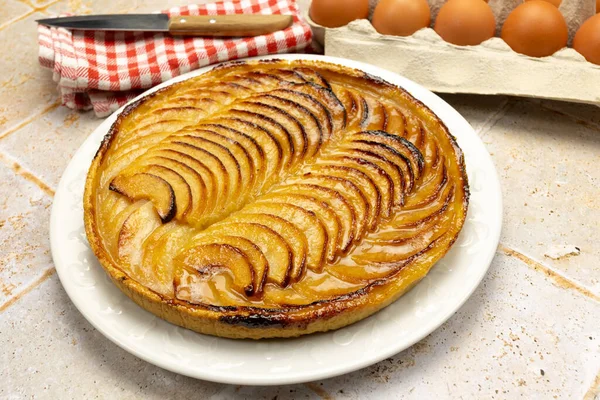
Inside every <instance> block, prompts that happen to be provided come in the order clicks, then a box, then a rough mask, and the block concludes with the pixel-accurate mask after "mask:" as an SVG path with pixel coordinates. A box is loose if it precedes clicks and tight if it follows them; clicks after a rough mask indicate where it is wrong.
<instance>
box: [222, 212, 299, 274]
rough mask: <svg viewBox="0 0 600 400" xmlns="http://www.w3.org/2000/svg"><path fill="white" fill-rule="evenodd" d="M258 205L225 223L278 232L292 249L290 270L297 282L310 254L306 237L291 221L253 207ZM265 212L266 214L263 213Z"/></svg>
mask: <svg viewBox="0 0 600 400" xmlns="http://www.w3.org/2000/svg"><path fill="white" fill-rule="evenodd" d="M254 204H256V203H252V204H250V205H248V206H246V207H244V208H243V209H242V210H241V211H240V212H237V213H234V214H232V215H230V216H229V217H228V218H227V219H226V220H224V221H223V222H224V223H228V224H231V223H233V224H236V223H240V222H246V223H260V224H262V225H264V226H267V227H269V228H271V229H273V231H275V232H277V233H278V234H279V235H280V236H281V237H282V238H283V239H284V240H285V241H286V242H287V244H288V245H289V247H290V249H292V253H293V255H294V257H293V265H292V269H291V270H290V277H289V279H290V280H296V279H297V278H298V277H299V276H301V275H302V273H303V272H304V268H305V267H306V261H307V260H306V256H307V252H308V244H307V241H306V237H305V236H304V234H303V233H302V231H301V230H300V229H298V227H296V226H295V225H294V224H293V223H291V222H290V221H288V220H286V219H284V218H282V217H279V216H278V215H276V214H272V213H269V212H268V211H269V210H263V209H262V208H261V207H252V206H253V205H254ZM263 212H264V213H263Z"/></svg>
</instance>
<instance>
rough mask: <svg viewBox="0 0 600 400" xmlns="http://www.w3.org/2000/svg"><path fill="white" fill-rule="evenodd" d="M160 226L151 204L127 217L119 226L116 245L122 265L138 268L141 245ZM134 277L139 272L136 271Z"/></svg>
mask: <svg viewBox="0 0 600 400" xmlns="http://www.w3.org/2000/svg"><path fill="white" fill-rule="evenodd" d="M160 225H161V220H160V218H159V216H158V215H157V213H156V210H155V209H154V206H153V205H152V203H151V202H146V204H144V205H143V206H141V207H139V208H138V209H137V210H135V211H134V212H132V213H131V215H129V217H128V218H127V219H126V220H125V222H124V223H123V226H121V229H120V231H119V239H118V245H117V255H118V257H119V261H120V262H121V263H122V265H128V266H129V267H130V268H136V267H138V268H139V266H140V264H141V261H142V256H143V246H142V244H143V243H144V240H146V238H147V237H148V236H150V234H151V233H152V232H153V231H154V230H155V229H156V228H158V227H159V226H160ZM126 272H130V273H131V272H133V271H126ZM136 275H139V272H137V271H136Z"/></svg>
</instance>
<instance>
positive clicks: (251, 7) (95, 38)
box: [38, 0, 312, 117]
mask: <svg viewBox="0 0 600 400" xmlns="http://www.w3.org/2000/svg"><path fill="white" fill-rule="evenodd" d="M163 12H164V13H167V14H169V15H171V16H178V15H227V14H291V15H293V16H294V23H293V25H292V26H290V27H289V28H287V29H285V30H280V31H277V32H274V33H270V34H268V35H261V36H256V37H247V38H225V39H217V38H214V39H212V38H201V37H176V36H170V35H168V34H161V33H148V32H102V31H85V32H84V31H69V30H66V29H63V28H48V27H46V26H43V25H39V26H38V33H39V45H40V53H39V62H40V64H41V65H42V66H44V67H46V68H50V69H52V70H53V71H54V74H53V79H54V81H55V82H57V83H58V89H59V92H60V97H61V100H62V102H63V104H64V105H65V106H67V107H69V108H73V109H78V110H89V109H93V110H94V112H95V113H96V115H98V116H99V117H102V116H106V115H109V114H110V113H112V112H113V111H115V110H117V109H118V108H119V107H121V106H122V105H123V104H125V103H127V102H128V101H129V100H131V99H132V98H134V97H135V96H137V95H138V94H139V93H141V92H142V91H143V90H145V89H147V88H150V87H152V86H155V85H157V84H159V83H161V82H164V81H166V80H168V79H171V78H173V77H175V76H177V75H181V74H184V73H186V72H189V71H191V70H194V69H197V68H201V67H204V66H206V65H210V64H214V63H218V62H221V61H226V60H234V59H238V58H243V57H251V56H260V55H266V54H277V53H293V52H301V51H305V50H308V49H310V45H311V39H312V32H311V30H310V27H309V26H308V24H306V22H304V21H303V20H302V19H301V18H300V16H299V14H298V9H297V6H296V2H295V0H233V1H227V2H218V3H209V4H202V5H190V6H185V7H177V8H172V9H170V10H167V11H163Z"/></svg>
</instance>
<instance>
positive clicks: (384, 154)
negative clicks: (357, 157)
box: [340, 139, 416, 195]
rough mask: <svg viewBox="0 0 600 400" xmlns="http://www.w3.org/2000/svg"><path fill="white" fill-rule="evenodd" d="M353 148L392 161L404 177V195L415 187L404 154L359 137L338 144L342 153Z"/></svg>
mask: <svg viewBox="0 0 600 400" xmlns="http://www.w3.org/2000/svg"><path fill="white" fill-rule="evenodd" d="M353 150H360V151H363V152H367V153H370V154H377V155H378V156H379V157H380V158H382V159H385V160H387V161H388V162H391V163H393V164H394V165H395V166H396V168H397V169H399V170H400V173H401V174H402V176H403V178H404V183H403V187H404V195H406V194H407V193H410V192H412V190H413V189H414V187H415V184H416V181H415V175H414V173H413V169H412V166H411V163H410V161H409V160H408V159H407V158H406V157H405V156H404V155H402V154H401V153H400V152H398V151H397V150H396V149H394V148H393V147H391V146H388V145H386V144H383V143H377V142H373V141H368V140H361V139H359V140H353V141H352V142H349V143H343V144H341V145H340V151H342V152H344V153H345V152H348V151H353Z"/></svg>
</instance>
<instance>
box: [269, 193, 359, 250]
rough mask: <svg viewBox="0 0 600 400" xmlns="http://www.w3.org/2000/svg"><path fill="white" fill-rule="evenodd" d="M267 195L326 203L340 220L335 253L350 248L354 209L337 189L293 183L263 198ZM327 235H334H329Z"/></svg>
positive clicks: (355, 223)
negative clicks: (300, 197)
mask: <svg viewBox="0 0 600 400" xmlns="http://www.w3.org/2000/svg"><path fill="white" fill-rule="evenodd" d="M268 195H273V196H285V195H296V196H303V197H314V198H315V199H317V200H319V201H321V202H323V203H325V204H327V205H328V207H329V208H330V209H332V210H333V211H334V212H335V214H336V217H337V219H338V220H339V221H340V240H339V241H337V242H335V244H336V250H335V254H336V255H339V253H345V252H347V251H348V250H349V249H350V246H351V245H352V243H353V241H354V235H355V232H356V231H357V222H356V211H355V209H354V207H353V206H352V205H350V204H349V203H348V200H347V199H346V198H345V197H344V196H342V195H341V194H340V193H338V192H337V191H335V190H333V189H330V188H326V187H322V186H319V185H315V184H308V183H295V184H286V185H282V186H278V187H275V188H273V190H272V192H271V193H269V194H267V195H266V196H265V198H268ZM329 237H335V236H334V235H329Z"/></svg>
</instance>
